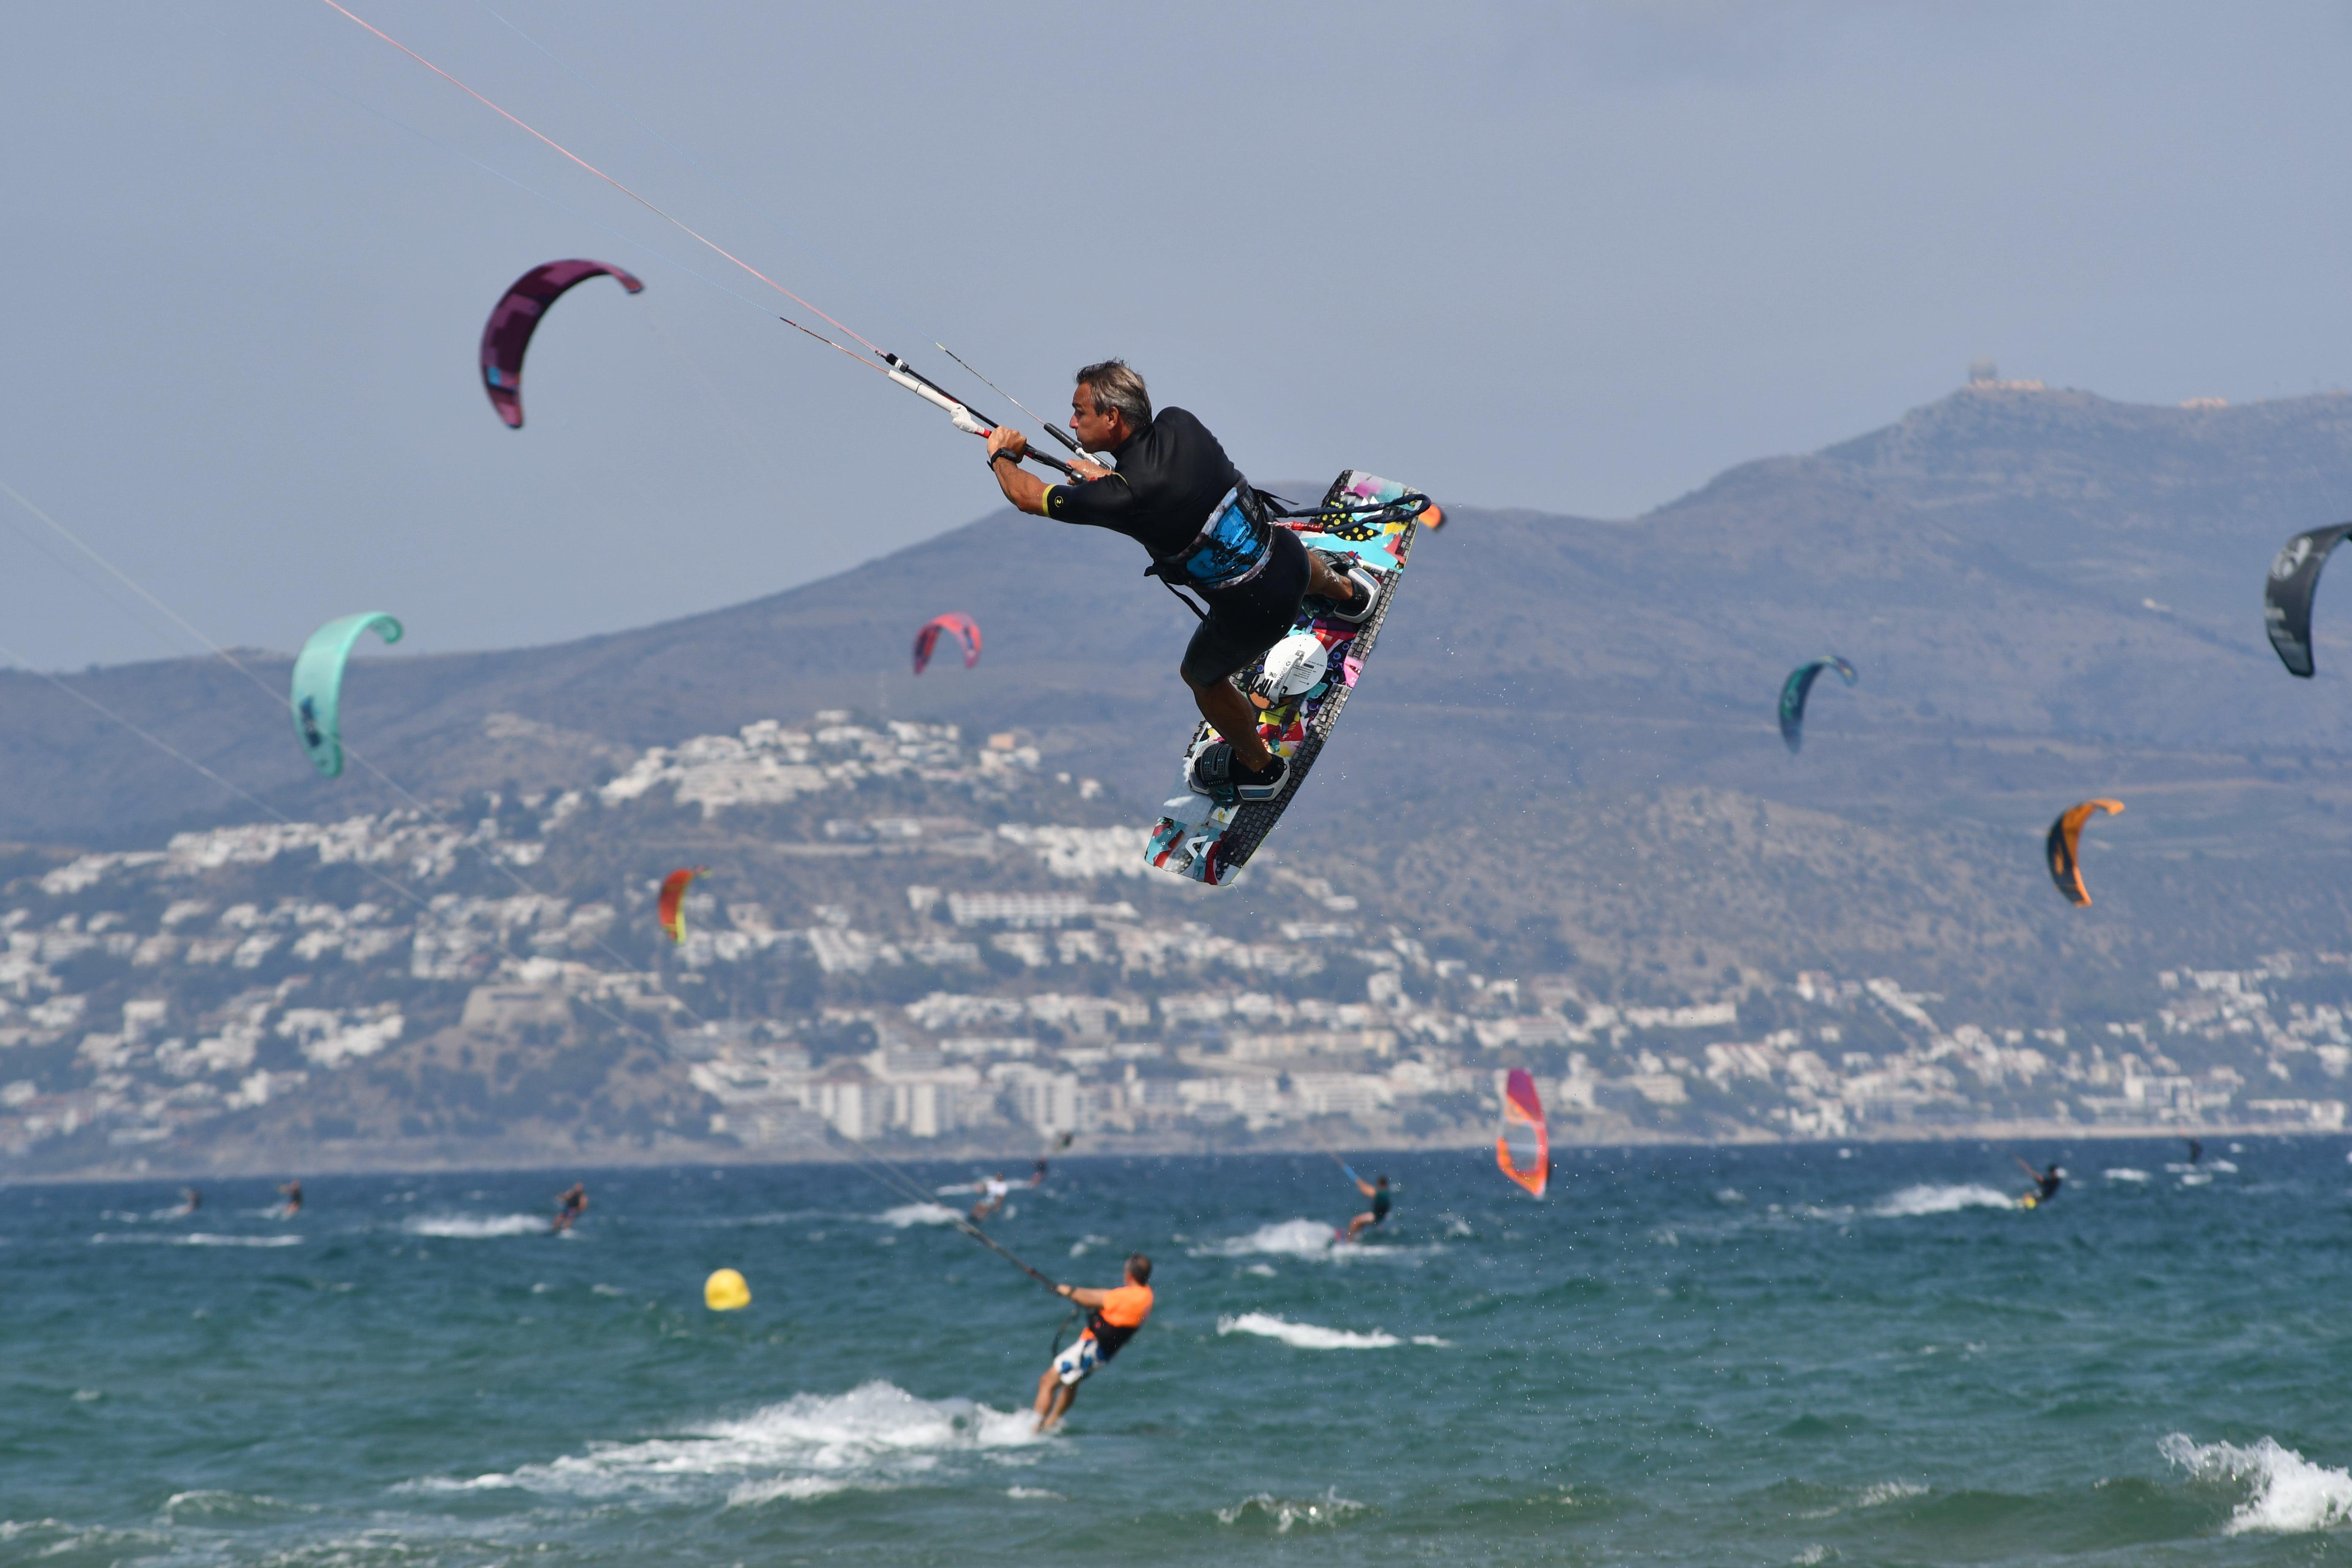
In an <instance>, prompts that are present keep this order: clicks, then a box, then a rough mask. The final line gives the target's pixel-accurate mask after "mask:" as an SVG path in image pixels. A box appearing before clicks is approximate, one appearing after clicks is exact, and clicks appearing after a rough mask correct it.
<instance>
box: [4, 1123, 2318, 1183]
mask: <svg viewBox="0 0 2352 1568" xmlns="http://www.w3.org/2000/svg"><path fill="white" fill-rule="evenodd" d="M2189 1138H2196V1139H2200V1140H2201V1141H2203V1142H2212V1141H2214V1140H2216V1139H2221V1138H2292V1139H2309V1138H2317V1139H2326V1138H2352V1132H2347V1131H2346V1130H2344V1129H2341V1128H2304V1127H2273V1126H2264V1125H2261V1124H2246V1123H2237V1122H2226V1123H2221V1124H2218V1125H2214V1126H2204V1127H2196V1128H2164V1127H2110V1126H2085V1125H2083V1124H2081V1123H2070V1122H2044V1121H1985V1122H1970V1123H1966V1124H1964V1125H1960V1126H1955V1127H1941V1128H1912V1129H1903V1128H1890V1129H1885V1130H1880V1131H1872V1132H1869V1133H1866V1134H1864V1133H1857V1134H1855V1135H1853V1136H1851V1137H1846V1138H1773V1137H1768V1136H1760V1135H1759V1136H1756V1137H1747V1138H1714V1139H1702V1138H1677V1137H1673V1136H1670V1135H1666V1134H1657V1135H1653V1136H1642V1135H1640V1134H1639V1132H1638V1131H1634V1132H1632V1133H1629V1134H1618V1133H1614V1132H1612V1135H1611V1136H1608V1137H1604V1138H1592V1139H1574V1138H1566V1139H1563V1138H1559V1137H1557V1136H1556V1137H1555V1139H1554V1142H1553V1144H1552V1149H1553V1152H1554V1153H1555V1155H1557V1154H1561V1153H1565V1152H1569V1151H1571V1150H1580V1149H1659V1148H1682V1149H1803V1148H1820V1149H1836V1148H1853V1147H1857V1146H1863V1145H1868V1144H1880V1143H1903V1144H1919V1143H1978V1142H2001V1143H2010V1142H2033V1143H2043V1144H2046V1143H2051V1142H2067V1141H2083V1142H2099V1143H2117V1142H2131V1141H2134V1140H2141V1141H2147V1140H2154V1141H2159V1142H2162V1141H2170V1142H2181V1141H2184V1140H2186V1139H2189ZM1337 1146H1338V1147H1339V1148H1340V1149H1342V1150H1343V1151H1344V1152H1347V1153H1349V1154H1350V1155H1355V1154H1360V1155H1363V1156H1365V1157H1367V1158H1370V1157H1371V1156H1375V1155H1380V1154H1430V1153H1442V1152H1447V1151H1461V1152H1469V1151H1473V1150H1486V1149H1488V1148H1490V1147H1491V1145H1490V1144H1489V1143H1488V1142H1486V1140H1485V1139H1483V1138H1481V1139H1475V1140H1444V1139H1431V1140H1425V1141H1421V1142H1395V1141H1393V1139H1392V1138H1391V1140H1388V1141H1380V1142H1361V1143H1346V1142H1342V1143H1339V1144H1338V1145H1337ZM1037 1152H1038V1151H1037V1148H1036V1146H1035V1145H1034V1144H1032V1143H1021V1144H1009V1143H988V1144H977V1143H970V1144H958V1145H954V1146H951V1147H946V1148H938V1149H908V1148H903V1147H894V1148H887V1149H886V1148H874V1147H871V1146H869V1147H868V1149H867V1150H866V1152H864V1154H863V1157H864V1158H866V1159H869V1160H871V1159H877V1158H878V1159H882V1160H887V1161H888V1162H889V1163H892V1164H900V1165H914V1164H932V1165H936V1164H981V1165H984V1164H992V1163H993V1164H1000V1165H1003V1166H1004V1167H1005V1168H1006V1169H1008V1170H1011V1169H1013V1168H1014V1167H1016V1166H1025V1165H1027V1164H1028V1163H1030V1162H1031V1161H1033V1160H1034V1159H1035V1158H1036V1157H1037ZM1328 1152H1330V1146H1328V1145H1327V1144H1326V1143H1323V1142H1297V1143H1293V1142H1252V1143H1249V1144H1245V1145H1241V1146H1236V1147H1231V1148H1211V1147H1208V1146H1206V1145H1204V1144H1203V1143H1202V1141H1201V1140H1199V1139H1197V1138H1192V1139H1165V1140H1142V1139H1138V1140H1135V1141H1133V1142H1123V1143H1121V1144H1120V1145H1119V1146H1118V1147H1116V1148H1092V1149H1083V1148H1082V1149H1073V1150H1069V1151H1067V1152H1063V1153H1059V1154H1055V1155H1054V1156H1053V1158H1054V1159H1055V1161H1056V1162H1057V1163H1059V1162H1076V1161H1081V1160H1105V1159H1120V1158H1144V1159H1170V1158H1192V1159H1213V1158H1216V1157H1218V1156H1221V1155H1234V1156H1237V1157H1240V1156H1250V1155H1260V1154H1300V1155H1314V1154H1326V1153H1328ZM857 1157H858V1156H856V1155H854V1154H853V1152H850V1151H848V1150H838V1151H836V1150H830V1149H828V1150H823V1151H817V1150H810V1151H805V1152H782V1151H775V1150H764V1149H726V1148H718V1147H711V1146H707V1145H700V1144H662V1145H656V1147H653V1148H650V1149H642V1148H629V1147H625V1146H609V1145H599V1146H592V1147H589V1148H585V1149H577V1150H557V1149H552V1148H546V1147H537V1148H532V1149H530V1150H528V1151H525V1152H517V1153H516V1154H515V1155H514V1156H513V1157H511V1158H506V1159H501V1158H497V1157H495V1156H493V1155H492V1154H491V1153H490V1152H489V1151H487V1150H476V1149H468V1150H451V1151H449V1152H447V1153H446V1154H444V1155H440V1156H437V1157H433V1156H420V1155H419V1153H418V1152H416V1151H414V1150H408V1149H404V1148H403V1147H402V1146H400V1145H391V1146H383V1145H378V1146H377V1153H376V1155H375V1156H374V1157H371V1156H369V1155H367V1154H362V1153H361V1152H358V1151H355V1150H332V1151H325V1150H321V1151H317V1152H311V1153H310V1154H309V1155H308V1156H307V1157H294V1158H287V1157H282V1156H279V1157H257V1158H253V1159H245V1158H238V1159H236V1160H233V1161H225V1162H223V1163H219V1164H216V1165H167V1164H164V1163H161V1162H151V1163H149V1164H148V1165H147V1166H146V1167H145V1168H144V1169H141V1168H138V1167H136V1166H133V1165H129V1164H125V1165H109V1166H98V1167H84V1168H81V1169H78V1170H71V1171H16V1172H0V1187H29V1186H73V1185H77V1184H87V1185H98V1184H117V1183H122V1182H161V1183H177V1182H194V1181H206V1180H209V1181H236V1180H246V1179H257V1178H261V1177H268V1176H276V1177H284V1176H286V1175H288V1174H289V1173H299V1174H300V1175H301V1176H302V1177H303V1178H304V1179H305V1180H309V1179H311V1178H314V1177H320V1176H362V1175H439V1174H446V1173H457V1172H502V1171H548V1172H572V1171H581V1170H607V1171H615V1170H658V1169H662V1168H665V1167H680V1166H690V1165H700V1166H726V1167H730V1168H732V1167H746V1168H750V1167H758V1166H770V1165H846V1164H851V1163H854V1161H855V1159H856V1158H857Z"/></svg>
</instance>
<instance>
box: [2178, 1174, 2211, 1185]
mask: <svg viewBox="0 0 2352 1568" xmlns="http://www.w3.org/2000/svg"><path fill="white" fill-rule="evenodd" d="M2180 1184H2181V1185H2182V1186H2184V1187H2210V1186H2211V1185H2212V1184H2213V1178H2212V1177H2211V1176H2210V1175H2208V1174H2207V1173H2204V1172H2203V1171H2191V1172H2189V1174H2187V1175H2185V1176H2183V1177H2181V1178H2180Z"/></svg>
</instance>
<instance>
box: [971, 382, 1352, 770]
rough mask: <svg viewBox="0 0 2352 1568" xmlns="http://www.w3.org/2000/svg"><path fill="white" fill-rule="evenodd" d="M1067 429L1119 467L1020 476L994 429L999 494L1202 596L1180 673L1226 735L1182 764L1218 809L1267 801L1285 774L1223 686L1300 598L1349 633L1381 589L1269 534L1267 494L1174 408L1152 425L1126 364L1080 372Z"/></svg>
mask: <svg viewBox="0 0 2352 1568" xmlns="http://www.w3.org/2000/svg"><path fill="white" fill-rule="evenodd" d="M1070 426H1071V429H1072V431H1073V432H1074V433H1075V434H1076V437H1077V438H1078V441H1079V443H1080V444H1081V445H1083V446H1084V447H1085V448H1086V449H1087V451H1089V452H1108V453H1109V454H1110V455H1111V458H1112V460H1113V461H1114V462H1116V463H1117V464H1118V468H1116V469H1112V468H1104V467H1102V466H1101V465H1100V464H1097V463H1091V462H1085V461H1078V462H1074V463H1072V464H1071V465H1070V468H1071V471H1072V472H1073V473H1075V474H1076V475H1077V476H1078V482H1076V483H1065V484H1054V485H1048V484H1046V483H1045V481H1043V480H1042V479H1038V478H1037V477H1036V476H1035V475H1034V474H1031V473H1028V472H1025V471H1024V469H1023V468H1022V467H1021V463H1020V459H1021V458H1022V457H1023V456H1024V455H1025V454H1026V453H1027V451H1028V449H1029V447H1028V440H1027V438H1026V437H1024V436H1023V435H1022V433H1021V432H1020V431H1018V430H1015V429H1013V428H1011V427H1009V426H998V427H997V428H996V429H995V430H994V431H993V432H992V433H991V434H990V436H989V437H988V464H989V468H990V469H991V471H992V472H993V473H994V474H995V475H996V482H997V484H998V485H999V486H1001V487H1002V488H1003V491H1004V499H1005V500H1008V501H1011V502H1012V503H1013V506H1015V507H1016V508H1018V509H1019V510H1023V511H1025V512H1028V513H1031V514H1032V515H1034V516H1037V517H1044V518H1050V519H1052V520H1054V521H1057V522H1073V523H1084V524H1087V525H1088V526H1090V527H1095V528H1108V529H1109V530H1111V531H1113V532H1116V533H1124V534H1126V535H1127V536H1128V537H1129V539H1132V540H1134V541H1135V542H1137V543H1139V544H1140V545H1142V546H1143V547H1144V549H1146V550H1147V551H1149V552H1150V553H1151V565H1150V567H1149V568H1148V569H1147V571H1148V574H1150V575H1151V576H1156V577H1158V578H1160V580H1161V581H1163V582H1165V583H1167V584H1169V586H1170V587H1171V588H1190V589H1191V590H1192V591H1193V592H1194V593H1196V594H1198V595H1200V596H1201V598H1202V601H1203V602H1205V603H1206V604H1207V605H1208V612H1207V614H1206V615H1204V616H1202V619H1201V625H1200V628H1199V629H1198V630H1197V631H1195V632H1194V633H1193V634H1192V643H1191V645H1190V646H1189V647H1186V648H1185V650H1184V660H1183V663H1182V665H1181V674H1182V676H1183V679H1184V684H1185V685H1186V686H1188V687H1190V688H1192V700H1193V701H1194V702H1195V703H1197V704H1198V705H1199V707H1200V710H1201V716H1202V718H1204V719H1206V720H1207V721H1209V722H1210V723H1211V724H1212V725H1213V726H1215V728H1216V731H1217V733H1218V735H1219V736H1221V737H1223V738H1222V739H1221V740H1219V741H1217V742H1214V743H1213V744H1211V745H1209V746H1206V747H1203V748H1202V750H1201V752H1199V754H1198V755H1196V756H1195V757H1194V758H1193V760H1192V769H1191V783H1192V787H1193V788H1194V789H1195V790H1197V791H1199V792H1200V793H1201V794H1202V795H1208V796H1209V797H1210V798H1212V799H1213V800H1215V801H1217V802H1218V803H1219V804H1220V805H1232V804H1234V802H1236V801H1245V800H1272V799H1274V798H1275V797H1276V795H1280V794H1281V793H1282V787H1283V785H1284V784H1285V783H1286V781H1287V777H1288V773H1289V766H1288V764H1287V763H1285V762H1284V761H1283V759H1281V758H1280V757H1278V756H1276V755H1275V754H1274V752H1272V751H1270V750H1269V749H1268V748H1267V746H1266V744H1265V741H1264V740H1263V739H1262V738H1261V737H1260V736H1259V734H1258V732H1257V711H1256V710H1255V708H1254V707H1252V705H1251V703H1250V700H1249V699H1248V697H1246V696H1245V695H1244V693H1243V692H1242V691H1241V689H1239V688H1238V687H1236V686H1235V685H1234V682H1233V677H1234V675H1235V674H1236V673H1238V672H1240V671H1241V670H1244V669H1246V668H1249V666H1250V665H1251V664H1252V662H1254V661H1255V659H1256V658H1257V657H1258V656H1259V655H1260V654H1262V653H1264V652H1265V650H1266V649H1267V648H1270V647H1273V646H1274V645H1275V644H1276V643H1277V642H1280V641H1281V640H1282V639H1283V638H1284V637H1286V636H1288V635H1289V633H1290V628H1291V626H1292V623H1294V622H1295V621H1297V618H1298V610H1299V606H1300V605H1301V604H1302V603H1304V602H1305V601H1306V600H1307V599H1308V598H1310V597H1311V598H1319V599H1323V600H1325V601H1327V602H1328V603H1329V604H1330V605H1332V609H1331V611H1330V613H1331V615H1332V616H1335V617H1337V618H1338V619H1339V620H1343V621H1347V622H1349V623H1350V624H1358V623H1361V622H1362V621H1364V620H1365V619H1366V618H1368V617H1369V616H1370V615H1371V613H1372V609H1373V606H1374V605H1376V604H1377V603H1378V601H1379V598H1380V591H1381V590H1380V584H1378V582H1377V581H1375V580H1374V579H1373V577H1372V575H1371V574H1370V573H1368V572H1365V571H1363V570H1361V569H1360V568H1357V567H1352V566H1349V565H1348V564H1347V563H1342V562H1338V561H1335V559H1334V558H1333V557H1331V556H1328V555H1326V554H1323V553H1320V552H1316V551H1311V550H1308V549H1307V547H1306V546H1305V545H1303V544H1301V543H1300V542H1298V536H1297V534H1295V533H1293V532H1292V531H1290V530H1289V529H1286V528H1283V527H1280V526H1278V525H1277V524H1276V522H1275V521H1273V517H1272V514H1271V511H1270V510H1269V508H1268V506H1267V500H1268V498H1267V497H1266V496H1265V493H1264V492H1263V491H1260V490H1257V489H1253V488H1252V487H1251V485H1250V482H1249V481H1248V480H1247V479H1244V478H1243V477H1242V473H1241V470H1240V469H1238V468H1234V464H1233V460H1232V459H1231V458H1228V457H1226V456H1225V449H1224V448H1223V447H1221V446H1219V445H1218V444H1217V438H1216V437H1214V436H1213V435H1211V434H1210V433H1209V431H1208V428H1207V426H1203V425H1202V423H1201V422H1200V421H1199V420H1198V419H1195V418H1194V417H1193V416H1192V415H1190V414H1188V413H1186V412H1185V411H1184V410H1183V409H1181V408H1163V409H1161V410H1160V411H1159V413H1158V414H1157V415H1156V416H1155V415H1154V414H1153V412H1152V408H1151V395H1150V392H1149V391H1147V390H1146V389H1145V387H1144V384H1143V377H1141V376H1140V375H1138V374H1136V373H1135V372H1134V371H1132V370H1130V369H1129V368H1128V366H1127V363H1126V362H1125V361H1122V360H1115V359H1114V360H1105V361H1103V362H1102V363H1099V364H1090V365H1088V366H1087V367H1086V368H1085V369H1084V370H1081V371H1079V372H1078V374H1077V386H1076V390H1075V391H1073V392H1072V393H1071V395H1070ZM1179 596H1180V597H1181V595H1179Z"/></svg>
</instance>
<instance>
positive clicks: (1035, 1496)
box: [1004, 1487, 1069, 1502]
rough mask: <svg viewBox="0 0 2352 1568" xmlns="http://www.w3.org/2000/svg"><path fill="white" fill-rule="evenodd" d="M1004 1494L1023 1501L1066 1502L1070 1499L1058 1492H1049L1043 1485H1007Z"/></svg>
mask: <svg viewBox="0 0 2352 1568" xmlns="http://www.w3.org/2000/svg"><path fill="white" fill-rule="evenodd" d="M1004 1495H1005V1496H1006V1497H1009V1498H1017V1499H1019V1500H1021V1501H1023V1502H1067V1501H1069V1499H1068V1498H1066V1497H1064V1496H1063V1495H1062V1494H1061V1493H1060V1492H1049V1491H1047V1490H1046V1489H1045V1488H1044V1487H1007V1488H1005V1489H1004Z"/></svg>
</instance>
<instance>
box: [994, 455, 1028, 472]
mask: <svg viewBox="0 0 2352 1568" xmlns="http://www.w3.org/2000/svg"><path fill="white" fill-rule="evenodd" d="M1006 458H1013V461H1014V462H1016V463H1017V462H1019V461H1020V460H1021V459H1020V458H1014V457H1013V454H1012V453H1011V452H1009V451H1007V452H991V453H990V454H989V455H988V467H989V470H990V471H991V472H994V471H995V468H996V465H997V464H999V463H1001V462H1003V461H1004V460H1005V459H1006Z"/></svg>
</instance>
